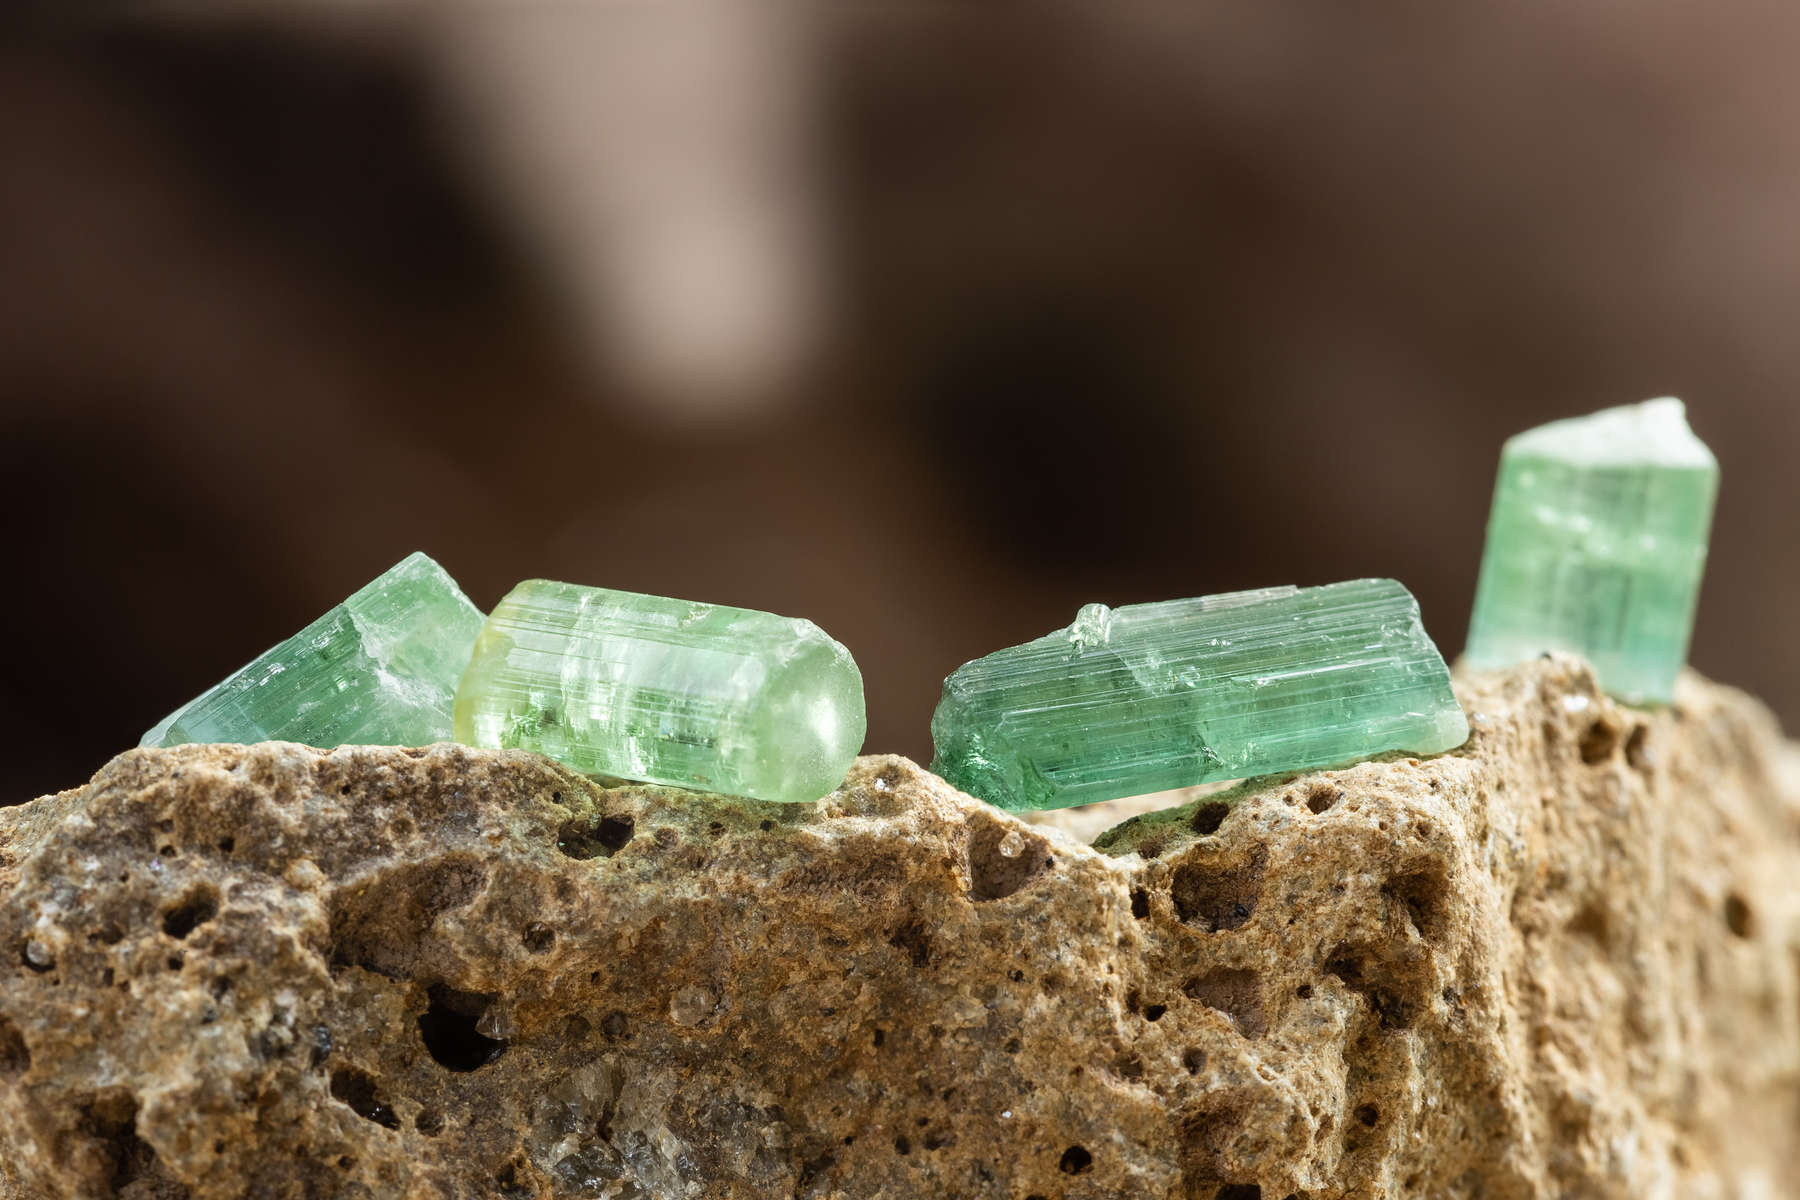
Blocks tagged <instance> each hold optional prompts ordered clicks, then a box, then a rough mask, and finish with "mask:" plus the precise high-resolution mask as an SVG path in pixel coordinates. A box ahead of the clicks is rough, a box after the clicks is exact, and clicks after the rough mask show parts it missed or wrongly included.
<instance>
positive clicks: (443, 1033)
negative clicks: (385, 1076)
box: [419, 984, 506, 1071]
mask: <svg viewBox="0 0 1800 1200" xmlns="http://www.w3.org/2000/svg"><path fill="white" fill-rule="evenodd" d="M430 996H431V1007H430V1008H428V1009H426V1010H425V1014H424V1015H423V1016H421V1017H420V1018H419V1036H420V1038H422V1039H423V1040H424V1042H425V1049H426V1050H427V1051H428V1052H429V1053H430V1054H431V1057H432V1059H433V1060H435V1061H436V1062H437V1064H438V1065H439V1066H440V1067H443V1068H444V1069H446V1070H449V1071H475V1070H479V1069H480V1068H482V1067H485V1066H487V1065H488V1064H489V1063H491V1062H493V1061H494V1060H495V1059H496V1058H499V1057H500V1055H501V1054H502V1053H504V1052H505V1050H506V1043H505V1042H504V1041H501V1040H499V1039H497V1038H491V1037H488V1036H487V1035H485V1034H483V1033H480V1032H478V1031H477V1030H476V1028H475V1027H476V1025H477V1024H479V1023H480V1021H481V1018H482V1015H483V1014H485V1013H486V1012H487V1010H488V1008H489V1007H490V1006H491V1005H492V1004H493V1003H494V1001H495V1000H496V999H497V998H498V997H495V996H491V995H485V994H482V993H480V992H459V991H457V990H456V989H455V988H450V987H445V986H444V985H443V984H434V985H432V988H431V992H430Z"/></svg>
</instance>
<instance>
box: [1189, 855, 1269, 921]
mask: <svg viewBox="0 0 1800 1200" xmlns="http://www.w3.org/2000/svg"><path fill="white" fill-rule="evenodd" d="M1261 895H1262V865H1261V863H1259V862H1252V863H1249V864H1246V865H1239V866H1228V865H1224V864H1217V865H1215V864H1212V863H1204V862H1187V863H1183V864H1182V865H1181V866H1179V867H1177V868H1176V869H1175V875H1174V877H1173V878H1172V879H1171V880H1170V881H1169V898H1170V899H1171V900H1173V901H1174V902H1175V913H1176V915H1177V916H1179V917H1180V918H1181V919H1182V920H1183V921H1185V922H1187V923H1188V924H1191V925H1198V926H1199V927H1200V928H1202V929H1204V930H1207V931H1209V932H1214V933H1217V932H1220V931H1222V930H1227V929H1238V928H1240V927H1242V926H1243V924H1244V923H1245V922H1246V921H1248V920H1249V919H1250V917H1251V915H1252V914H1253V913H1255V912H1256V902H1257V899H1258V898H1259V897H1260V896H1261Z"/></svg>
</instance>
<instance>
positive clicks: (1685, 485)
mask: <svg viewBox="0 0 1800 1200" xmlns="http://www.w3.org/2000/svg"><path fill="white" fill-rule="evenodd" d="M1718 484H1719V466H1718V463H1717V461H1716V460H1715V459H1714V458H1713V455H1712V452H1711V451H1710V450H1708V449H1707V448H1706V446H1705V444H1704V443H1702V442H1701V441H1700V439H1699V438H1697V437H1695V436H1694V434H1693V433H1692V431H1690V430H1689V428H1688V425H1687V420H1686V417H1685V415H1684V410H1683V408H1682V404H1681V401H1679V400H1675V399H1672V398H1669V399H1662V400H1651V401H1647V402H1646V403H1643V404H1638V405H1632V406H1628V407H1624V408H1612V409H1607V410H1605V411H1603V412H1598V413H1595V414H1593V415H1592V416H1587V417H1579V418H1575V419H1572V420H1567V421H1556V422H1552V423H1551V424H1549V425H1544V426H1540V427H1539V428H1537V429H1532V430H1528V431H1527V432H1525V433H1521V434H1519V435H1518V436H1516V437H1514V438H1512V439H1511V440H1509V441H1508V442H1507V443H1506V447H1505V449H1504V450H1503V451H1502V452H1501V456H1500V472H1499V478H1498V480H1497V482H1496V484H1495V488H1494V507H1493V513H1492V515H1491V516H1490V518H1489V521H1488V533H1487V547H1486V550H1485V551H1484V554H1483V557H1482V563H1481V580H1480V583H1479V585H1478V587H1477V589H1476V593H1475V611H1474V615H1473V616H1472V617H1471V619H1470V622H1469V644H1468V649H1467V650H1466V652H1465V653H1466V657H1467V660H1468V663H1469V665H1470V666H1471V667H1474V668H1476V669H1480V670H1497V669H1500V668H1503V667H1509V666H1512V665H1514V664H1516V663H1520V662H1526V661H1528V660H1530V659H1532V658H1535V657H1536V656H1537V655H1539V654H1540V653H1543V652H1545V651H1552V650H1561V651H1567V652H1569V653H1572V654H1579V655H1581V656H1583V657H1584V658H1586V659H1587V660H1588V661H1589V662H1591V663H1592V664H1593V665H1594V670H1595V671H1596V673H1597V674H1598V675H1599V678H1600V685H1601V686H1602V687H1603V688H1605V689H1606V691H1607V692H1608V693H1610V694H1611V695H1613V696H1615V697H1617V698H1619V699H1621V700H1625V701H1627V702H1630V703H1644V702H1656V703H1667V702H1669V701H1670V700H1672V699H1673V698H1674V694H1675V691H1674V689H1675V679H1676V677H1677V676H1678V675H1679V674H1680V672H1681V668H1682V666H1683V665H1685V663H1686V661H1687V651H1688V643H1689V641H1690V639H1691V638H1692V636H1693V630H1694V612H1695V609H1696V607H1697V606H1698V603H1699V597H1700V583H1701V577H1702V575H1703V573H1704V571H1705V568H1706V550H1707V537H1708V533H1709V531H1710V529H1711V526H1712V513H1713V501H1714V497H1715V495H1716V493H1717V491H1718Z"/></svg>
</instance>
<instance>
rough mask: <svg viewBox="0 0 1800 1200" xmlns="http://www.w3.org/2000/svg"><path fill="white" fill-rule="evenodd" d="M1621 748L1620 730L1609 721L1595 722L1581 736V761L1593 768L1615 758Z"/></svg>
mask: <svg viewBox="0 0 1800 1200" xmlns="http://www.w3.org/2000/svg"><path fill="white" fill-rule="evenodd" d="M1618 747H1619V729H1618V726H1616V725H1614V724H1613V723H1612V722H1611V721H1608V720H1599V721H1595V722H1594V723H1593V724H1592V725H1589V726H1588V727H1587V732H1586V733H1584V734H1582V735H1581V761H1582V762H1584V763H1587V764H1588V765H1590V766H1593V765H1595V764H1598V763H1603V762H1605V761H1606V760H1607V759H1609V758H1611V757H1612V756H1613V751H1614V750H1616V749H1618Z"/></svg>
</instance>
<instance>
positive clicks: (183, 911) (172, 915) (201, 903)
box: [162, 888, 219, 941]
mask: <svg viewBox="0 0 1800 1200" xmlns="http://www.w3.org/2000/svg"><path fill="white" fill-rule="evenodd" d="M218 915H219V894H218V893H217V892H215V891H213V890H212V889H211V888H202V889H200V890H199V891H196V892H193V893H191V894H189V895H188V896H187V897H186V898H184V899H183V900H182V901H181V903H180V904H177V905H176V906H175V907H174V908H171V909H170V910H169V911H168V912H166V913H164V914H163V922H162V927H163V932H164V933H166V934H168V935H169V936H170V937H172V938H174V939H175V940H176V941H180V940H182V939H183V938H185V937H187V935H188V934H190V933H192V932H194V930H196V929H198V928H200V926H202V925H204V924H206V923H207V922H208V921H210V920H212V919H213V918H214V917H216V916H218Z"/></svg>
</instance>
